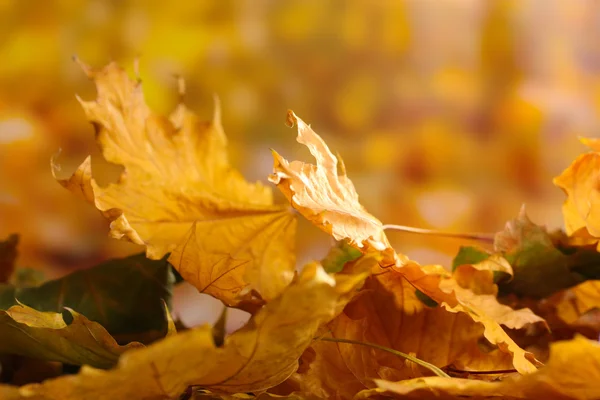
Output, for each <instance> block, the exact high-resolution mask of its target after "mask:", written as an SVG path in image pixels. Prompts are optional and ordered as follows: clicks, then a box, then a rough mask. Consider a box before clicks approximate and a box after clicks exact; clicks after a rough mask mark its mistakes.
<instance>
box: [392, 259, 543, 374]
mask: <svg viewBox="0 0 600 400" xmlns="http://www.w3.org/2000/svg"><path fill="white" fill-rule="evenodd" d="M392 268H393V269H395V270H397V271H398V272H400V273H401V274H402V275H404V276H405V277H406V278H407V279H408V281H410V282H411V284H412V285H413V286H415V287H416V288H418V289H419V290H421V291H422V292H423V293H424V294H426V295H427V296H429V297H431V298H432V299H433V300H434V301H436V302H438V303H440V304H441V305H442V306H444V307H445V309H446V310H447V311H450V312H454V313H466V314H468V315H469V316H470V317H471V319H473V320H474V321H476V322H479V323H481V324H482V325H483V326H484V328H485V329H484V337H485V338H486V339H487V340H488V341H489V342H490V343H492V344H495V345H497V346H498V347H499V348H500V349H501V350H502V351H504V352H507V353H510V354H512V355H513V365H514V367H515V368H516V369H517V371H519V372H520V373H522V374H526V373H531V372H534V371H536V365H541V364H540V363H539V361H537V360H536V359H535V357H534V356H533V354H531V353H529V352H527V351H524V350H523V349H521V348H520V347H519V346H518V345H517V344H516V343H515V342H514V340H512V339H511V338H510V336H509V335H508V334H507V333H506V332H505V331H504V330H503V329H502V327H501V326H500V324H503V325H505V326H507V327H509V328H515V329H519V328H522V327H524V326H525V325H527V324H530V323H537V322H544V320H543V318H541V317H538V316H537V315H535V314H534V313H533V312H531V310H529V309H522V310H513V309H512V308H510V307H508V306H505V305H502V304H500V303H498V300H496V298H495V296H494V295H489V294H488V295H482V294H476V293H474V292H473V291H472V290H471V289H469V288H468V287H462V286H461V285H460V284H459V282H457V280H456V279H455V278H454V277H452V276H451V275H450V274H449V273H448V272H447V271H446V270H445V269H444V268H443V267H441V266H438V265H427V266H420V265H418V264H417V263H413V262H410V263H408V264H406V265H405V266H403V267H400V268H398V267H392ZM490 279H491V275H490ZM463 284H464V283H463Z"/></svg>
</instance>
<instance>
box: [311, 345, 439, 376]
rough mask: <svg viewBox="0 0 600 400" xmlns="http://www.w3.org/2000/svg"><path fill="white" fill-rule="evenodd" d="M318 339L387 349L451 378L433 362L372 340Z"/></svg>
mask: <svg viewBox="0 0 600 400" xmlns="http://www.w3.org/2000/svg"><path fill="white" fill-rule="evenodd" d="M317 339H318V340H323V341H325V342H335V343H349V344H357V345H360V346H367V347H372V348H374V349H378V350H383V351H387V352H388V353H392V354H394V355H396V356H398V357H402V358H404V359H407V360H410V361H412V362H414V363H415V364H418V365H420V366H422V367H424V368H427V369H428V370H430V371H431V372H433V373H434V374H436V375H437V376H441V377H443V378H450V375H448V374H446V373H445V372H444V371H442V370H441V369H439V368H438V367H436V366H435V365H433V364H430V363H428V362H426V361H423V360H419V359H418V358H417V357H413V356H411V355H409V354H406V353H403V352H401V351H398V350H394V349H390V348H389V347H385V346H381V345H379V344H375V343H370V342H359V341H358V340H351V339H341V338H333V337H321V338H317Z"/></svg>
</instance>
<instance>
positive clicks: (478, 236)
mask: <svg viewBox="0 0 600 400" xmlns="http://www.w3.org/2000/svg"><path fill="white" fill-rule="evenodd" d="M383 229H391V230H395V231H400V232H407V233H417V234H419V235H428V236H439V237H448V238H456V239H468V240H477V241H479V242H486V243H494V235H493V234H490V233H456V232H445V231H438V230H435V229H424V228H414V227H412V226H404V225H393V224H388V225H383Z"/></svg>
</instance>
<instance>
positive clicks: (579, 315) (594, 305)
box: [544, 280, 600, 337]
mask: <svg viewBox="0 0 600 400" xmlns="http://www.w3.org/2000/svg"><path fill="white" fill-rule="evenodd" d="M544 308H545V309H550V310H549V312H552V313H553V314H555V315H556V316H557V317H558V318H559V319H560V320H561V321H562V322H564V323H565V324H567V325H569V326H571V327H572V328H574V329H575V330H578V331H579V330H580V329H581V328H585V327H586V326H587V327H588V330H590V329H591V331H592V332H591V333H592V334H593V335H594V336H595V337H597V336H598V334H599V333H600V330H599V327H600V326H599V325H598V322H597V318H594V317H593V316H592V314H591V313H593V312H596V311H597V310H600V281H598V280H593V281H585V282H583V283H580V284H579V285H577V286H575V287H572V288H569V289H566V290H562V291H560V292H558V293H555V294H554V295H552V296H551V297H549V298H548V299H546V300H545V301H544ZM588 314H589V315H590V316H592V317H591V321H590V320H589V319H590V318H588V317H587V316H586V315H588ZM578 328H579V329H578ZM582 333H583V332H582ZM586 336H587V335H586Z"/></svg>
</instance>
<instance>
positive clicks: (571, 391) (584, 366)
mask: <svg viewBox="0 0 600 400" xmlns="http://www.w3.org/2000/svg"><path fill="white" fill-rule="evenodd" d="M550 352H551V354H550V361H549V362H548V363H547V364H546V366H545V367H544V368H542V369H540V370H539V371H537V372H536V373H533V374H529V375H525V376H515V377H508V378H506V379H504V380H502V381H501V382H485V381H477V380H467V379H457V378H450V379H449V378H441V377H437V376H436V377H427V378H417V379H411V380H407V381H402V382H389V381H384V380H377V381H376V384H377V386H378V389H373V390H369V391H364V392H363V393H361V394H359V395H358V396H357V399H361V398H370V397H376V396H379V395H385V396H388V397H392V398H402V399H412V398H414V399H422V398H429V397H432V398H433V397H435V398H436V399H438V398H439V399H465V398H471V397H473V398H483V397H486V398H487V397H492V398H495V397H502V398H510V399H565V400H567V399H573V400H584V399H597V398H600V386H599V385H598V380H600V369H598V368H597V365H598V364H600V344H598V342H596V341H592V340H588V339H584V338H581V337H577V338H575V339H573V340H571V341H563V342H556V343H553V344H551V350H550Z"/></svg>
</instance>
